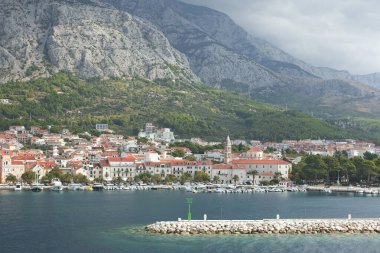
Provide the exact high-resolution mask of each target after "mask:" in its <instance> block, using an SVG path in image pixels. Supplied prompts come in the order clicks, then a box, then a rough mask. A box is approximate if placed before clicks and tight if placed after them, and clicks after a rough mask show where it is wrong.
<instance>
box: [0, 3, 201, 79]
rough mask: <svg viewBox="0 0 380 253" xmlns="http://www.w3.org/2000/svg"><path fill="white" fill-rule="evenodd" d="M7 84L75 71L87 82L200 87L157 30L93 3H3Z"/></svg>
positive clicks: (1, 56)
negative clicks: (170, 81) (134, 80)
mask: <svg viewBox="0 0 380 253" xmlns="http://www.w3.org/2000/svg"><path fill="white" fill-rule="evenodd" d="M0 4H1V8H0V17H2V20H1V22H0V78H1V80H0V81H2V82H7V81H10V80H16V79H24V78H30V77H34V76H41V75H49V73H53V72H57V71H62V70H63V71H69V72H73V73H76V74H77V75H78V76H81V77H84V78H93V77H101V78H110V77H130V76H142V77H146V78H149V79H155V78H182V79H185V80H188V81H197V80H198V78H197V77H196V75H194V74H193V72H192V71H191V69H190V67H189V63H188V61H187V58H186V57H185V56H184V55H183V54H181V53H180V52H178V51H177V50H176V49H174V48H173V47H172V46H171V45H170V43H169V41H168V40H167V38H166V37H165V36H164V34H163V33H162V32H160V31H159V30H157V28H156V27H155V26H153V25H152V24H150V23H149V22H147V21H145V20H142V19H140V18H137V17H134V16H132V15H131V14H129V13H127V12H125V11H119V10H116V9H114V8H109V7H107V6H105V5H104V4H101V3H97V2H93V1H55V0H35V1H31V0H29V1H28V0H22V1H13V0H1V1H0Z"/></svg>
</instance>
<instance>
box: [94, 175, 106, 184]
mask: <svg viewBox="0 0 380 253" xmlns="http://www.w3.org/2000/svg"><path fill="white" fill-rule="evenodd" d="M94 182H95V183H103V182H104V178H103V176H99V177H96V178H94Z"/></svg>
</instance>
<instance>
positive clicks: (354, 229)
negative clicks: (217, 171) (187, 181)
mask: <svg viewBox="0 0 380 253" xmlns="http://www.w3.org/2000/svg"><path fill="white" fill-rule="evenodd" d="M145 230H146V231H148V232H151V233H159V234H181V235H196V234H326V233H351V234H354V233H380V219H300V220H299V219H292V220H290V219H289V220H286V219H278V220H207V221H204V220H193V221H160V222H156V223H154V224H151V225H148V226H146V227H145Z"/></svg>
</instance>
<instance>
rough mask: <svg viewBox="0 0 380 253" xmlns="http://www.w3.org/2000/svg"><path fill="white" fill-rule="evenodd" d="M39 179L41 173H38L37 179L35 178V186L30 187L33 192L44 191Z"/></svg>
mask: <svg viewBox="0 0 380 253" xmlns="http://www.w3.org/2000/svg"><path fill="white" fill-rule="evenodd" d="M38 178H39V171H37V172H36V174H35V177H34V184H33V185H32V187H30V190H31V191H32V192H41V191H42V190H43V188H42V186H43V185H42V184H40V183H39V182H38Z"/></svg>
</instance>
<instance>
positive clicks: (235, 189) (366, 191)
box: [0, 183, 380, 195]
mask: <svg viewBox="0 0 380 253" xmlns="http://www.w3.org/2000/svg"><path fill="white" fill-rule="evenodd" d="M34 186H35V185H27V184H24V185H22V184H19V183H18V184H16V185H8V184H2V185H0V190H11V191H13V190H14V191H21V190H24V191H29V190H32V189H33V187H34ZM38 186H39V188H40V189H41V191H44V190H45V191H46V190H52V189H53V190H54V186H53V185H51V184H48V185H43V184H39V185H38ZM93 190H94V191H103V190H106V191H115V190H119V191H120V190H122V191H154V190H181V191H185V192H187V193H192V194H197V193H219V194H231V193H269V192H307V191H309V192H323V193H326V194H328V193H333V192H336V193H339V192H341V193H354V194H359V195H379V193H380V188H378V187H372V188H363V187H354V186H331V187H325V186H307V185H301V186H291V187H284V186H278V185H272V186H257V185H234V184H201V183H199V184H185V185H181V184H150V185H149V184H133V185H128V184H121V185H116V184H111V183H107V184H100V183H95V184H88V185H84V184H77V183H72V184H68V185H60V186H59V191H93Z"/></svg>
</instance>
